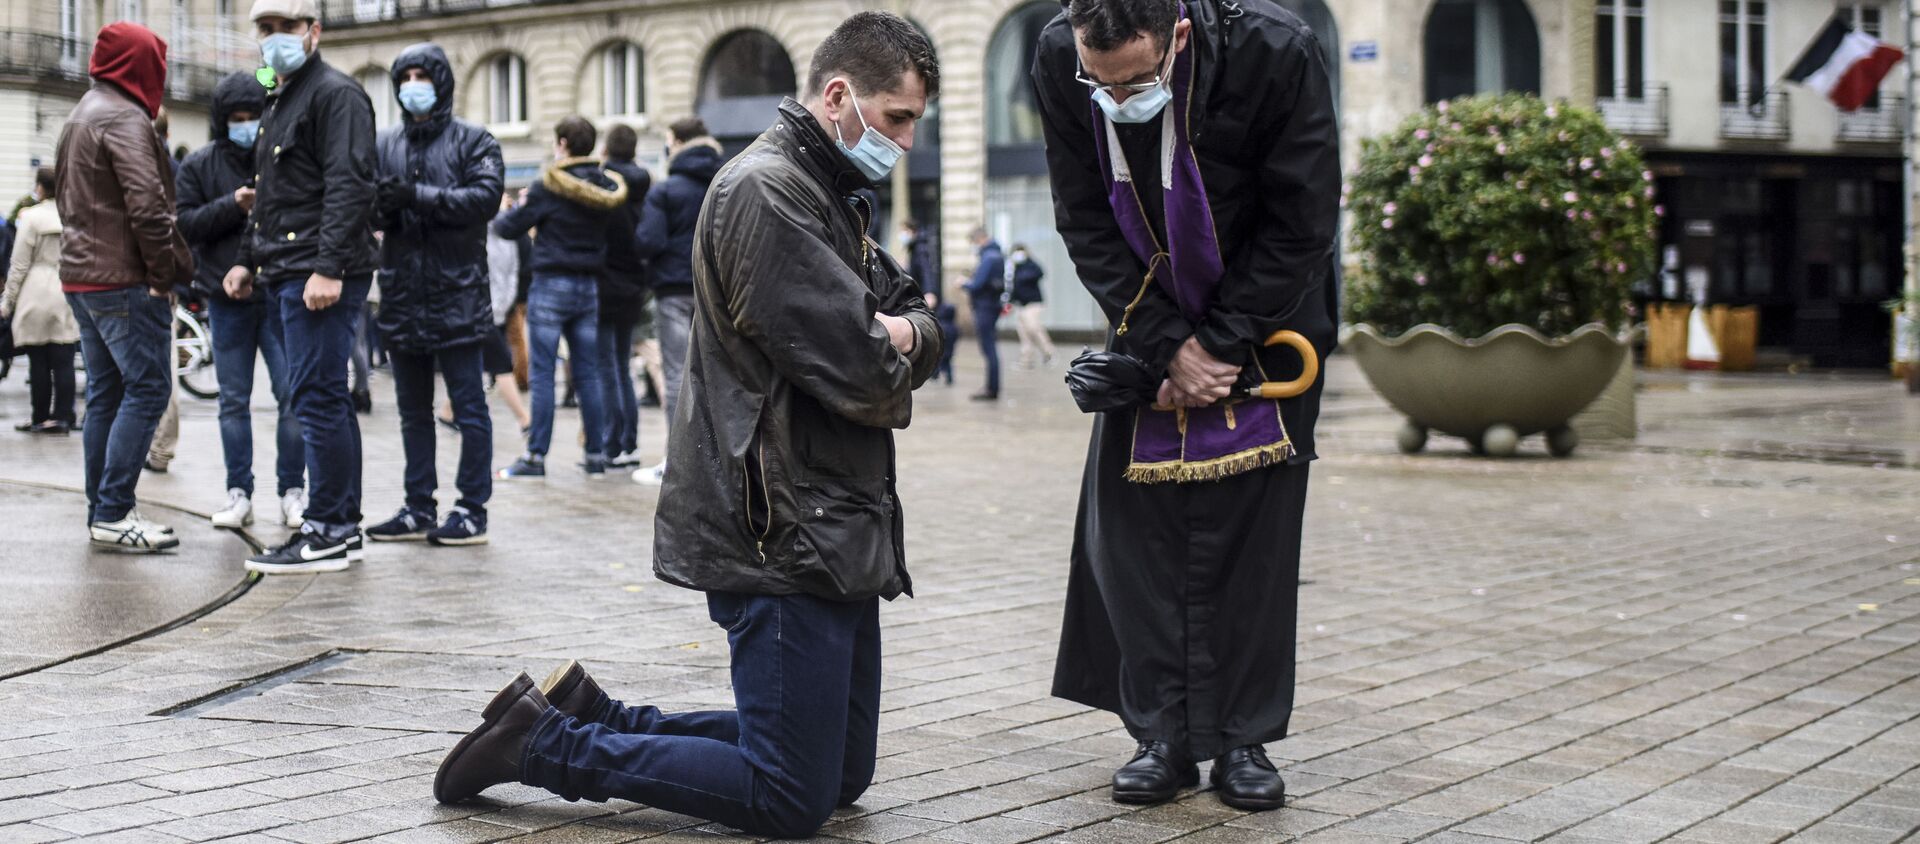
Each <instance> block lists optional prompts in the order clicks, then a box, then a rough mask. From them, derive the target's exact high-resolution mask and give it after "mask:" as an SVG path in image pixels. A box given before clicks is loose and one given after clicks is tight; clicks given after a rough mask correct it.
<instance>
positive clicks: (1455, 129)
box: [1447, 122, 1460, 132]
mask: <svg viewBox="0 0 1920 844" xmlns="http://www.w3.org/2000/svg"><path fill="white" fill-rule="evenodd" d="M1447 128H1449V129H1452V130H1453V131H1455V132H1458V131H1460V124H1459V123H1458V122H1456V123H1454V124H1453V125H1452V126H1449V127H1447Z"/></svg>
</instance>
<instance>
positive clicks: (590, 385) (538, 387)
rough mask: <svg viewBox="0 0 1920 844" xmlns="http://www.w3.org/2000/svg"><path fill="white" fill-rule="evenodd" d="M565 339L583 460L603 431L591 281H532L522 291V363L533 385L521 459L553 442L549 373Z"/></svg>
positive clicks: (595, 291) (595, 451) (595, 289)
mask: <svg viewBox="0 0 1920 844" xmlns="http://www.w3.org/2000/svg"><path fill="white" fill-rule="evenodd" d="M562 336H564V337H566V338H567V353H568V361H569V362H571V363H572V364H573V377H574V379H575V380H576V381H578V382H579V383H577V384H574V385H573V393H574V395H575V396H578V397H579V399H580V428H581V430H584V431H586V432H587V454H588V455H589V456H592V457H599V456H602V455H603V454H604V452H602V451H600V449H601V447H602V442H601V439H602V437H603V435H604V432H605V431H606V416H605V414H604V412H603V409H604V405H605V404H606V397H607V385H606V373H605V371H604V369H603V368H602V367H601V366H600V289H599V286H598V285H597V284H595V282H594V280H593V279H592V278H589V277H587V276H576V275H538V274H536V275H535V276H534V277H533V286H532V287H531V288H530V289H529V290H528V291H527V357H528V364H529V367H530V368H531V370H532V371H531V378H530V380H531V381H532V382H533V383H532V384H531V385H529V386H531V387H532V388H533V427H532V428H531V429H529V430H528V431H527V453H528V454H539V455H544V454H546V453H547V447H548V446H549V445H552V442H553V371H554V368H555V366H556V365H557V363H558V362H559V359H560V338H561V337H562Z"/></svg>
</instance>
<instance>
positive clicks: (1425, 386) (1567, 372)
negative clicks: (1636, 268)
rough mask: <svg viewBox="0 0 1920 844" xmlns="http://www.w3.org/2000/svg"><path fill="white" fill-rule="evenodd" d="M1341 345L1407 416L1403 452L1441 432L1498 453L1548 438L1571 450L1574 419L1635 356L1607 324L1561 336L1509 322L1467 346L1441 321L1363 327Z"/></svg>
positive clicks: (1561, 452) (1556, 451)
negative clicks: (1385, 329) (1397, 331)
mask: <svg viewBox="0 0 1920 844" xmlns="http://www.w3.org/2000/svg"><path fill="white" fill-rule="evenodd" d="M1341 345H1342V346H1343V347H1344V348H1345V349H1346V350H1347V351H1348V352H1349V353H1351V354H1352V355H1353V357H1354V360H1356V361H1358V362H1359V364H1360V369H1361V371H1362V372H1365V373H1366V375H1367V380H1369V381H1371V382H1373V386H1374V389H1376V390H1378V391H1379V392H1380V395H1381V397H1382V398H1385V399H1386V400H1387V403H1388V404H1391V405H1393V407H1394V409H1395V410H1398V411H1400V412H1401V413H1402V414H1405V415H1406V417H1407V424H1406V426H1405V427H1403V428H1402V429H1401V431H1400V437H1399V444H1400V450H1401V451H1404V452H1406V453H1408V454H1412V453H1415V452H1417V451H1419V450H1420V449H1422V448H1425V447H1426V444H1427V435H1428V433H1429V432H1430V431H1437V432H1439V433H1442V434H1448V435H1450V436H1455V437H1463V438H1465V439H1466V440H1467V442H1468V444H1469V445H1471V446H1472V447H1473V449H1474V450H1475V451H1476V452H1485V453H1487V454H1491V455H1494V456H1497V457H1506V456H1510V455H1512V454H1513V453H1514V451H1515V450H1516V449H1518V448H1519V445H1520V439H1521V438H1522V437H1526V436H1531V435H1533V434H1538V433H1542V432H1545V433H1546V435H1547V449H1548V451H1550V452H1552V453H1553V455H1554V456H1555V457H1565V456H1567V455H1569V454H1572V453H1573V450H1574V448H1575V447H1576V446H1578V445H1579V443H1580V438H1579V436H1578V435H1577V434H1575V433H1574V431H1573V428H1572V427H1570V426H1569V425H1568V422H1569V421H1571V420H1572V419H1573V417H1574V415H1575V414H1577V413H1579V412H1580V411H1581V410H1582V409H1583V408H1585V407H1586V406H1587V405H1588V404H1589V403H1591V402H1592V401H1593V400H1594V398H1595V397H1596V396H1598V395H1600V392H1601V391H1602V390H1604V389H1606V386H1607V382H1608V381H1610V380H1612V379H1613V377H1614V374H1615V373H1616V372H1617V371H1619V368H1620V362H1621V360H1622V359H1623V358H1624V357H1625V356H1626V354H1627V344H1626V343H1625V342H1623V340H1622V339H1621V338H1619V337H1616V336H1615V335H1613V334H1612V333H1610V332H1608V331H1607V329H1606V328H1605V327H1604V326H1600V325H1589V326H1585V327H1583V328H1580V329H1578V330H1576V331H1574V332H1573V333H1572V334H1569V335H1567V336H1565V337H1555V338H1548V337H1546V336H1543V335H1541V334H1540V333H1539V332H1537V331H1534V330H1533V329H1531V328H1528V327H1526V326H1522V325H1503V326H1501V327H1499V328H1496V329H1494V330H1493V331H1491V332H1488V333H1487V335H1486V336H1485V337H1481V338H1478V339H1475V340H1462V339H1460V338H1459V337H1456V336H1454V334H1453V333H1452V332H1450V331H1448V330H1446V329H1444V328H1440V327H1438V326H1434V325H1419V326H1415V327H1413V328H1412V329H1411V330H1409V331H1407V333H1405V334H1402V335H1400V336H1399V337H1393V338H1389V337H1385V336H1383V335H1382V334H1380V332H1378V331H1376V330H1374V328H1373V326H1370V325H1364V324H1363V325H1357V326H1354V327H1353V328H1352V329H1350V330H1349V331H1348V332H1347V336H1346V338H1345V339H1344V340H1343V341H1342V343H1341Z"/></svg>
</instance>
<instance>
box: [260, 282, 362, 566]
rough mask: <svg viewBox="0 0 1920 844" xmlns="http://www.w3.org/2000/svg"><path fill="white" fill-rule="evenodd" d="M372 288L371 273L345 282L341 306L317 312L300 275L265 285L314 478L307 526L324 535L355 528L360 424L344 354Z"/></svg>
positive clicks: (349, 351)
mask: <svg viewBox="0 0 1920 844" xmlns="http://www.w3.org/2000/svg"><path fill="white" fill-rule="evenodd" d="M372 285H373V277H372V276H370V275H362V276H355V277H353V278H349V279H345V280H344V281H342V283H341V285H340V299H339V301H337V302H334V303H333V304H332V305H330V306H328V307H326V308H324V309H321V310H318V311H310V310H307V304H306V302H305V301H304V299H303V297H304V296H305V294H306V288H307V283H306V280H305V279H304V278H303V279H296V280H292V281H276V283H274V284H272V285H270V286H268V287H267V291H268V295H269V296H272V297H274V300H275V301H277V302H278V303H279V305H280V320H281V323H282V324H283V325H284V326H285V330H286V338H287V385H288V386H289V387H290V388H291V389H292V395H293V412H294V414H295V415H297V416H299V417H300V436H301V439H302V440H304V441H305V442H306V446H307V448H306V458H307V468H308V470H309V474H311V475H312V478H311V482H310V483H309V484H308V485H307V520H306V527H307V529H309V530H311V531H312V532H315V533H319V534H323V535H325V536H327V537H329V538H338V537H340V536H343V535H345V534H348V533H351V532H353V531H355V530H358V529H359V527H360V419H359V417H358V416H355V415H354V412H353V397H352V394H351V393H349V392H348V390H347V356H348V355H350V354H352V352H353V326H354V321H355V319H357V314H359V313H360V312H361V311H362V310H363V309H364V308H365V307H366V303H367V288H369V287H371V286H372Z"/></svg>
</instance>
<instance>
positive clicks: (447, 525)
mask: <svg viewBox="0 0 1920 844" xmlns="http://www.w3.org/2000/svg"><path fill="white" fill-rule="evenodd" d="M427 542H428V543H429V544H432V545H485V544H487V518H486V517H485V516H476V515H474V514H472V513H469V512H467V511H466V508H464V507H455V508H453V509H452V510H450V511H448V512H447V520H446V521H445V522H442V523H440V526H439V527H437V528H434V529H433V532H432V533H429V534H427Z"/></svg>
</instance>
